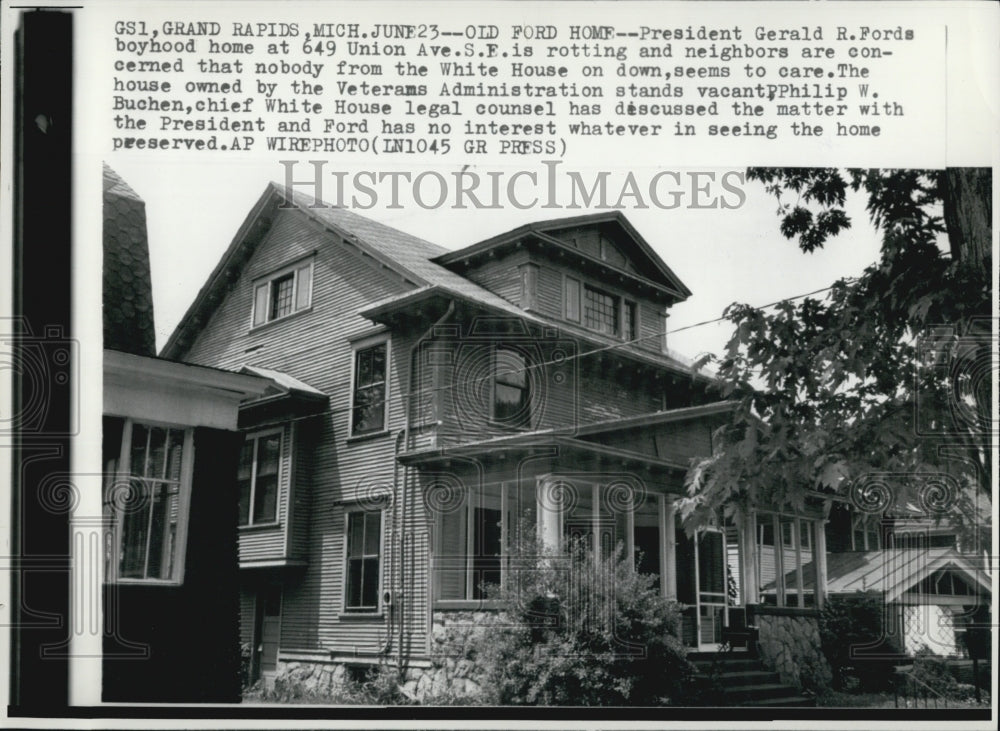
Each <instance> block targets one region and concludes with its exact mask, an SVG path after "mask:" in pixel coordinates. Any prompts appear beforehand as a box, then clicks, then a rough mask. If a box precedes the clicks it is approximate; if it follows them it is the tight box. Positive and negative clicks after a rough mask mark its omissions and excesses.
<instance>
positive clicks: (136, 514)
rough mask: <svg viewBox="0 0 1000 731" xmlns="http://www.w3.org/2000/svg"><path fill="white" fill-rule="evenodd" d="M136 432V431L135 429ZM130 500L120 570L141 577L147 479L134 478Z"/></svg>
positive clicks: (125, 575) (146, 522)
mask: <svg viewBox="0 0 1000 731" xmlns="http://www.w3.org/2000/svg"><path fill="white" fill-rule="evenodd" d="M133 434H134V431H133ZM131 485H132V491H133V493H134V494H135V496H136V498H135V500H133V501H130V503H129V508H128V509H126V512H125V514H124V516H123V520H122V539H121V540H122V542H121V556H120V557H119V568H118V572H119V575H120V576H121V577H122V578H126V579H141V578H144V575H145V566H146V535H147V533H148V531H149V511H150V507H151V503H150V491H149V484H148V483H147V482H146V481H145V480H141V479H137V478H133V479H132V480H131Z"/></svg>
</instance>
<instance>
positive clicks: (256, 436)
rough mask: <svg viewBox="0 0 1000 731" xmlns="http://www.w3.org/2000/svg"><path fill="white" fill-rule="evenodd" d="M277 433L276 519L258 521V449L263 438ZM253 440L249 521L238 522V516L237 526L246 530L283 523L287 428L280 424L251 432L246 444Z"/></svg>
mask: <svg viewBox="0 0 1000 731" xmlns="http://www.w3.org/2000/svg"><path fill="white" fill-rule="evenodd" d="M275 434H277V435H278V476H277V480H276V482H275V487H274V489H275V496H274V519H273V520H270V521H266V522H260V523H257V522H255V521H254V519H253V507H254V499H255V496H256V490H257V450H258V442H259V441H260V440H261V439H265V438H267V437H270V436H273V435H275ZM251 440H253V441H254V454H253V462H252V464H251V473H250V498H249V500H250V508H249V511H248V513H247V520H248V522H246V523H240V522H238V521H239V517H238V516H237V526H238V527H239V528H240V530H245V529H247V528H273V527H275V526H279V525H281V520H280V519H279V515H280V514H281V469H282V461H283V459H284V451H285V429H284V427H280V426H279V427H275V428H273V429H265V430H263V431H256V432H250V433H248V434H247V435H246V437H245V438H244V440H243V443H244V444H246V443H247V442H248V441H251ZM241 449H242V447H241Z"/></svg>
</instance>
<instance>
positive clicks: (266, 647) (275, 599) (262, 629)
mask: <svg viewBox="0 0 1000 731" xmlns="http://www.w3.org/2000/svg"><path fill="white" fill-rule="evenodd" d="M255 614H256V616H255V619H254V653H253V665H254V673H253V675H254V678H255V679H256V678H260V677H265V678H266V677H267V676H273V675H274V674H275V673H276V672H277V671H278V646H279V643H280V640H281V585H280V584H271V585H269V586H267V587H265V588H263V589H261V590H260V591H258V592H257V601H256V612H255Z"/></svg>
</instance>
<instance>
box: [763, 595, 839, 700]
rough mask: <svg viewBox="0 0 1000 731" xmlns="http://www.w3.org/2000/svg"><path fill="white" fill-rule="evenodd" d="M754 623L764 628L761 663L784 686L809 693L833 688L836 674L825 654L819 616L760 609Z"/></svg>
mask: <svg viewBox="0 0 1000 731" xmlns="http://www.w3.org/2000/svg"><path fill="white" fill-rule="evenodd" d="M754 621H755V623H756V624H757V626H758V627H759V628H760V638H759V649H760V657H761V660H763V662H764V664H765V665H767V666H768V667H770V668H772V669H773V670H774V671H775V672H777V673H778V675H780V676H781V681H782V682H783V683H789V684H792V685H796V686H798V687H799V688H804V689H807V690H814V689H818V688H823V687H829V685H830V683H831V681H832V680H833V673H832V672H831V671H830V664H829V663H828V662H827V660H826V656H825V655H824V654H823V647H822V644H821V642H820V638H819V619H818V618H817V616H816V615H815V613H813V612H806V611H802V610H799V611H798V612H796V611H795V610H785V611H784V612H782V611H781V610H775V609H770V610H769V609H760V610H758V611H757V612H755V619H754Z"/></svg>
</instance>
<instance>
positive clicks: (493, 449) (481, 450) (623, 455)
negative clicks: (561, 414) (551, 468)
mask: <svg viewBox="0 0 1000 731" xmlns="http://www.w3.org/2000/svg"><path fill="white" fill-rule="evenodd" d="M545 450H552V453H553V456H564V455H567V454H572V455H585V456H590V457H595V458H598V459H605V460H614V461H618V462H619V463H621V464H622V465H623V466H628V465H633V466H638V467H644V468H648V469H653V470H667V471H671V472H679V473H684V472H687V469H688V468H687V465H684V464H681V463H679V462H675V461H672V460H667V459H662V458H660V457H653V456H651V455H647V454H641V453H639V452H633V451H632V450H629V449H622V448H620V447H611V446H607V445H604V444H597V443H594V442H585V441H582V440H580V439H574V438H573V437H569V436H565V435H564V434H560V433H559V432H558V431H556V430H551V429H550V430H543V431H536V432H529V433H527V434H511V435H504V436H500V437H493V438H491V439H483V440H480V441H475V442H465V443H463V444H455V445H451V446H447V447H428V448H425V449H417V450H413V451H410V452H404V453H402V454H400V455H399V457H398V460H399V462H400V463H401V464H404V465H417V466H423V465H432V464H436V463H438V462H443V461H447V460H449V459H461V458H467V457H476V456H479V455H493V454H496V453H497V452H500V451H504V452H523V451H545Z"/></svg>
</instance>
